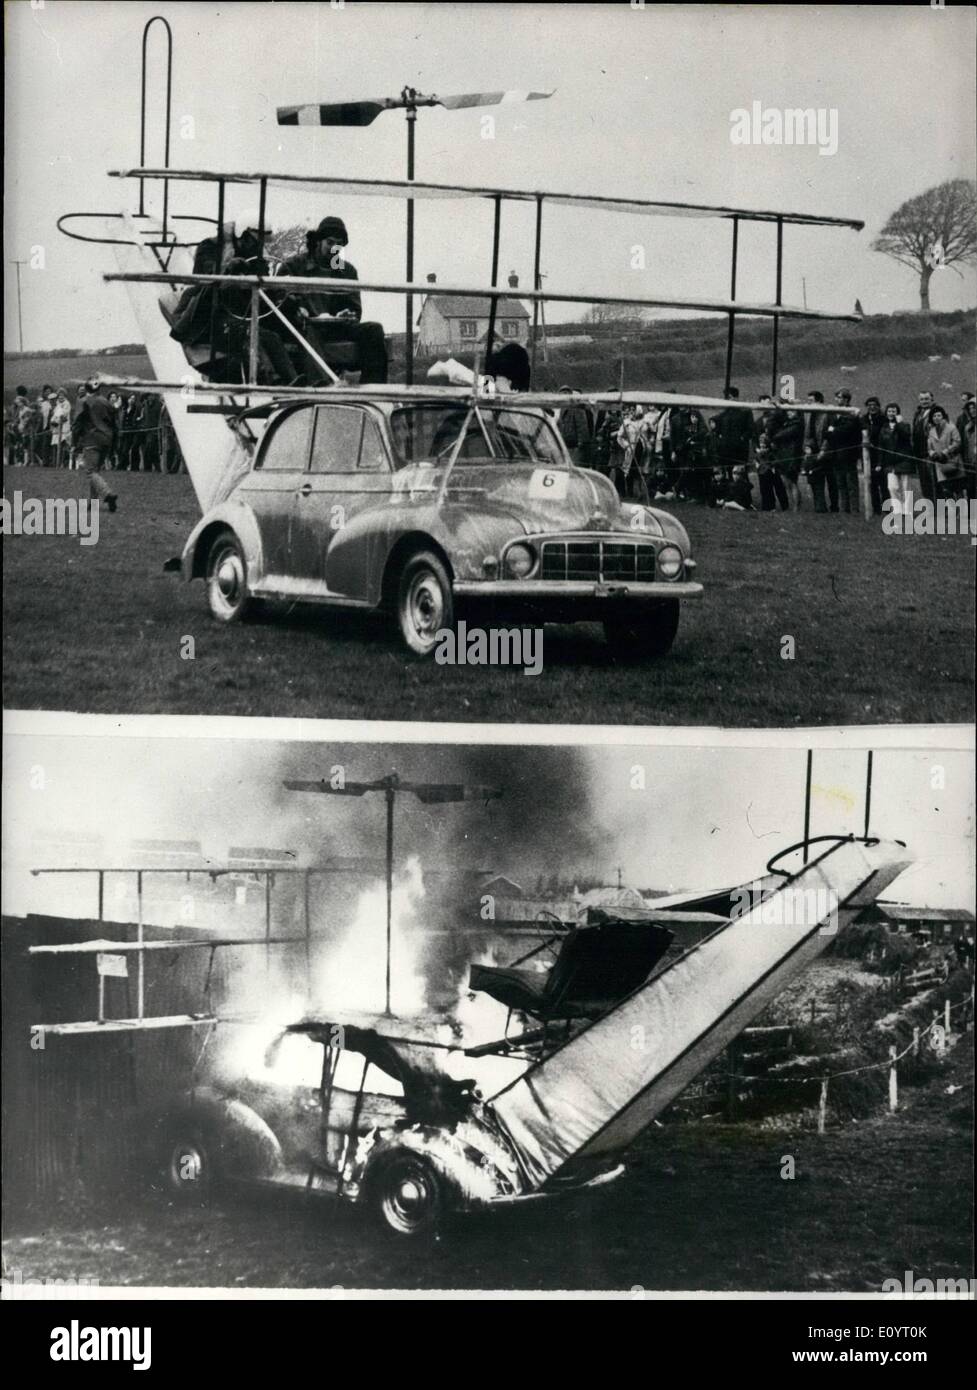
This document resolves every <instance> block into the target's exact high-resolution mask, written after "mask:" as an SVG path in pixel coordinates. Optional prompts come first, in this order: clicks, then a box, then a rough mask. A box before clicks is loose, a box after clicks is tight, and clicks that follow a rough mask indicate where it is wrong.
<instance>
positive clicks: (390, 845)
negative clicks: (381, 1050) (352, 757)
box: [383, 787, 396, 1018]
mask: <svg viewBox="0 0 977 1390" xmlns="http://www.w3.org/2000/svg"><path fill="white" fill-rule="evenodd" d="M395 796H396V790H395V788H394V787H387V788H386V789H385V792H384V797H385V799H386V802H387V963H386V978H385V982H384V1009H383V1011H384V1013H385V1014H386V1015H387V1017H388V1018H389V1017H390V1012H391V1010H390V949H391V942H392V937H393V899H394V797H395Z"/></svg>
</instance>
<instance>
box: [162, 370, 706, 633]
mask: <svg viewBox="0 0 977 1390" xmlns="http://www.w3.org/2000/svg"><path fill="white" fill-rule="evenodd" d="M446 394H447V396H448V398H445V393H442V394H441V395H440V396H439V394H438V391H437V390H434V391H431V392H429V393H427V392H425V393H422V394H419V395H415V396H412V397H404V398H398V397H397V396H396V395H393V396H388V397H385V396H384V395H383V393H374V397H373V398H371V395H370V393H369V392H368V391H364V394H363V397H362V400H360V399H357V398H352V399H351V398H350V396H349V395H346V396H344V397H343V398H342V399H341V400H339V401H326V400H323V398H322V396H323V393H320V394H319V395H318V396H317V397H312V398H310V399H301V398H300V399H298V400H293V401H289V402H288V403H285V404H278V405H276V406H275V407H273V408H272V409H271V412H270V418H269V419H268V424H267V427H266V429H265V431H264V434H263V436H262V438H261V440H260V442H259V444H258V446H257V448H256V449H255V450H254V453H253V458H252V461H251V465H250V467H249V469H248V471H247V472H246V474H245V475H244V476H243V477H241V478H240V479H239V480H238V481H236V483H235V484H234V485H233V487H232V488H231V489H230V491H229V492H228V494H227V495H226V496H225V497H223V499H222V500H221V501H220V502H219V503H217V505H214V506H212V507H211V508H210V509H209V510H208V511H207V513H206V514H205V515H204V516H203V518H202V519H201V521H200V522H199V523H198V525H197V526H196V527H195V528H194V530H193V532H192V534H191V535H190V537H189V539H188V541H187V543H186V546H185V548H184V551H183V555H182V558H181V560H180V562H179V568H181V569H182V573H183V575H184V577H185V578H186V579H188V580H192V579H202V580H204V581H205V583H206V588H207V597H208V602H209V606H210V611H211V613H212V614H213V616H214V617H215V618H217V619H218V620H219V621H221V622H234V621H236V620H239V619H241V618H243V617H245V616H246V615H247V614H248V613H249V611H251V610H252V609H253V607H254V605H255V602H256V601H259V602H260V601H263V600H271V601H283V600H284V601H286V602H296V601H301V602H309V603H319V604H325V605H328V606H331V607H335V608H356V609H367V610H373V609H379V610H383V611H386V612H389V613H392V614H394V615H395V616H396V621H397V625H398V628H399V631H400V636H401V638H402V639H403V642H404V643H405V644H406V646H407V647H408V648H409V649H410V651H412V652H414V653H417V654H418V655H420V656H427V655H430V654H431V653H433V651H434V649H435V647H436V645H437V641H438V633H439V632H441V631H443V630H444V629H447V628H450V627H452V626H453V624H454V621H455V616H456V611H457V609H458V608H459V606H460V605H466V606H467V607H469V608H473V607H474V608H477V607H479V606H482V607H485V606H487V607H488V609H489V610H490V611H491V613H492V614H493V615H494V616H495V617H496V618H497V620H499V621H503V622H514V621H521V622H530V623H536V624H538V623H543V622H561V623H568V622H601V623H603V625H604V629H605V633H606V635H607V638H608V640H609V641H610V642H611V643H612V644H614V646H615V647H616V648H617V649H619V651H620V652H621V654H622V655H624V656H655V655H661V654H663V653H665V652H667V651H668V650H669V648H670V647H671V645H672V643H673V641H674V638H675V634H676V631H677V629H678V623H679V606H680V602H681V600H682V599H688V598H694V597H697V596H698V595H699V594H700V593H701V591H702V586H701V585H700V584H699V583H697V582H696V580H695V578H694V575H695V562H694V560H693V559H692V555H691V547H690V544H689V538H688V535H687V533H686V531H685V528H684V527H683V526H682V525H681V524H680V523H679V522H678V521H677V520H676V519H675V518H674V517H673V516H670V515H669V514H668V513H667V512H663V511H659V510H658V509H657V508H652V507H647V506H641V505H637V504H634V503H629V502H622V501H621V500H620V499H619V498H618V495H617V493H616V491H615V489H614V487H613V486H612V485H611V483H610V482H609V481H608V480H607V479H606V478H605V477H603V476H602V475H601V474H599V473H595V472H592V471H590V470H588V469H583V468H578V467H576V466H575V465H574V464H573V462H572V461H571V459H570V457H569V455H568V453H567V449H566V446H565V444H564V443H563V440H562V439H561V437H560V435H559V432H558V430H557V429H555V428H554V424H553V420H552V418H551V416H550V415H549V414H548V413H547V411H546V410H545V409H544V408H543V407H541V406H535V407H534V406H532V405H527V406H525V407H523V406H521V405H518V406H517V405H514V404H512V401H511V398H510V399H509V401H507V402H505V401H502V400H498V401H495V402H493V401H492V399H491V398H487V399H482V400H479V401H478V402H477V403H469V401H467V400H459V399H458V398H457V394H452V393H446Z"/></svg>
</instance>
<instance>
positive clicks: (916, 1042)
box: [913, 1028, 919, 1057]
mask: <svg viewBox="0 0 977 1390" xmlns="http://www.w3.org/2000/svg"><path fill="white" fill-rule="evenodd" d="M913 1056H914V1057H918V1056H919V1029H918V1028H914V1029H913Z"/></svg>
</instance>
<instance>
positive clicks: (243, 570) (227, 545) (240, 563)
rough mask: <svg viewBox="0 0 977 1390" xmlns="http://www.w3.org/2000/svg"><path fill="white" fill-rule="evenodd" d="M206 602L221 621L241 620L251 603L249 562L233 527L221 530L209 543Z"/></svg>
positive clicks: (234, 621)
mask: <svg viewBox="0 0 977 1390" xmlns="http://www.w3.org/2000/svg"><path fill="white" fill-rule="evenodd" d="M207 604H208V607H209V608H210V612H211V615H212V616H213V617H215V618H216V619H217V621H218V622H219V623H236V622H240V621H241V619H242V618H244V617H245V615H246V614H247V613H248V612H249V611H250V609H251V607H252V601H251V597H250V595H249V593H248V567H247V562H246V561H245V558H244V551H243V550H242V548H241V542H240V541H239V540H238V538H237V536H235V535H234V533H233V531H222V532H221V533H220V535H219V536H218V537H217V539H216V540H215V541H214V543H213V545H212V546H211V547H210V553H209V555H208V556H207Z"/></svg>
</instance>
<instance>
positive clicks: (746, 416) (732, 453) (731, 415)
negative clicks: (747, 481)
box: [713, 406, 753, 465]
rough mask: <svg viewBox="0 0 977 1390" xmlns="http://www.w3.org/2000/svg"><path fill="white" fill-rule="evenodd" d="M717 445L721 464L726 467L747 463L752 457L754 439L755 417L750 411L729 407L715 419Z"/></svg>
mask: <svg viewBox="0 0 977 1390" xmlns="http://www.w3.org/2000/svg"><path fill="white" fill-rule="evenodd" d="M713 425H714V428H715V431H716V444H717V447H718V450H719V462H720V463H721V464H724V465H729V464H733V463H746V462H747V460H748V459H749V457H750V442H751V440H752V439H753V417H752V415H751V414H750V412H749V411H748V410H734V409H732V408H731V407H729V406H727V408H726V409H725V410H721V411H720V412H719V414H718V415H717V416H716V417H715V419H714V421H713Z"/></svg>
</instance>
